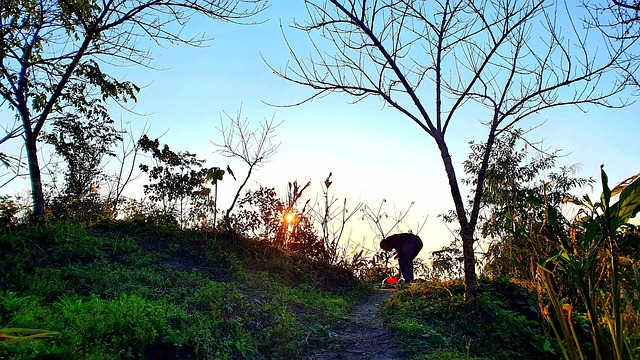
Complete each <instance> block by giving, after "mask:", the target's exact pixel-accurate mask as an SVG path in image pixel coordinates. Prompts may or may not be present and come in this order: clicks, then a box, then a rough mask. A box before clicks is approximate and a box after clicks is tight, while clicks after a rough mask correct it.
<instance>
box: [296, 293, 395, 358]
mask: <svg viewBox="0 0 640 360" xmlns="http://www.w3.org/2000/svg"><path fill="white" fill-rule="evenodd" d="M393 291H394V289H374V290H373V291H372V294H371V295H370V296H369V297H368V298H367V299H365V300H364V301H363V302H362V303H361V304H360V305H358V306H357V307H356V308H355V309H354V310H353V311H352V312H351V313H350V314H349V315H348V316H347V319H345V320H346V322H345V324H344V325H343V326H341V327H340V329H338V330H336V331H335V333H333V334H332V341H331V342H330V343H329V344H328V345H327V346H325V347H324V348H323V349H321V350H317V351H316V352H315V353H314V354H313V355H311V356H308V357H306V359H308V360H332V359H340V360H344V359H347V360H361V359H362V360H365V359H366V360H391V359H404V358H406V357H405V356H403V355H404V353H403V351H401V350H400V349H398V348H397V347H395V346H394V343H395V341H394V338H393V335H392V334H391V332H390V331H389V330H387V329H386V328H385V326H384V323H383V322H382V318H381V317H380V314H379V312H380V305H381V304H382V302H383V301H384V300H385V299H386V298H387V297H388V296H389V295H391V293H392V292H393Z"/></svg>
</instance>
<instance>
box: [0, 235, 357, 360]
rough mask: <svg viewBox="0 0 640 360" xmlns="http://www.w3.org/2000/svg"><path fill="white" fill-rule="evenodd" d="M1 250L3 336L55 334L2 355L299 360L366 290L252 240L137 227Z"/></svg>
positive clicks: (12, 243)
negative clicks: (19, 331) (23, 332)
mask: <svg viewBox="0 0 640 360" xmlns="http://www.w3.org/2000/svg"><path fill="white" fill-rule="evenodd" d="M0 254H1V255H0V274H2V275H0V336H5V337H8V336H10V335H11V334H13V335H15V332H13V333H11V334H10V331H15V330H12V329H16V328H18V329H43V330H42V331H43V332H45V333H47V334H53V335H52V336H50V337H48V338H42V339H37V340H33V339H32V340H29V341H27V339H24V341H0V358H2V359H45V358H46V359H162V358H166V359H175V358H184V359H236V358H244V359H282V358H293V357H296V356H298V355H300V354H301V353H302V352H304V351H306V350H308V349H309V348H310V347H311V346H312V344H313V343H314V339H316V338H320V337H323V336H326V327H327V326H328V325H329V324H330V322H331V321H332V320H333V319H336V318H337V317H341V316H344V315H345V314H346V313H347V312H348V311H349V309H350V307H351V306H352V305H353V303H354V302H355V301H356V300H357V299H358V296H359V295H361V294H362V290H363V287H362V286H361V284H360V283H359V282H358V281H357V280H356V279H355V278H354V277H353V276H352V275H350V274H348V273H346V272H345V271H344V270H342V269H337V268H334V267H330V266H328V265H326V264H317V263H313V262H311V261H308V260H305V259H303V258H298V257H295V256H290V255H287V254H284V253H283V252H281V251H279V250H277V249H272V248H265V247H264V246H260V245H258V244H252V243H250V241H249V240H246V239H240V238H234V237H220V236H219V237H217V238H215V237H211V236H208V235H207V234H199V233H182V232H180V231H176V229H174V228H170V227H169V228H168V229H167V228H158V227H150V226H146V225H141V224H132V223H121V224H108V225H103V226H101V227H96V228H82V227H78V226H74V225H72V224H68V223H55V224H47V225H43V226H40V227H34V228H28V229H22V230H15V231H11V232H5V234H3V236H1V237H0ZM336 278H338V279H340V281H341V283H340V284H337V285H339V286H335V287H333V289H335V290H333V291H332V289H331V286H329V285H328V284H329V283H331V280H334V279H336ZM2 329H4V330H2Z"/></svg>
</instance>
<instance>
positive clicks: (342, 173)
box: [0, 1, 640, 259]
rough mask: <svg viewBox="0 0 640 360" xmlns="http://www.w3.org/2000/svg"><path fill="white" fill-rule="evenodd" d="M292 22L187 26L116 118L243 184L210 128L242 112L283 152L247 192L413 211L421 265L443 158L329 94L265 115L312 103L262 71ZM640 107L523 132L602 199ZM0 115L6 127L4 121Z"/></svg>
mask: <svg viewBox="0 0 640 360" xmlns="http://www.w3.org/2000/svg"><path fill="white" fill-rule="evenodd" d="M293 17H295V18H297V19H298V20H303V19H305V18H306V10H305V9H304V7H303V4H302V2H291V1H277V2H273V3H272V6H271V8H269V9H267V10H266V11H265V12H264V13H263V14H261V15H260V16H259V18H258V19H260V20H264V23H262V24H259V25H254V26H239V25H232V24H223V23H220V22H218V23H212V22H205V21H195V22H194V23H193V24H191V25H194V26H195V28H197V30H202V31H206V33H207V34H208V35H210V36H212V37H214V40H213V41H212V42H210V43H209V45H208V46H207V47H205V48H191V47H186V46H172V45H167V46H165V47H164V48H155V49H153V53H154V58H155V61H154V65H155V66H156V67H157V68H163V70H153V69H146V68H141V67H127V68H122V69H118V71H119V72H121V74H122V78H123V79H126V80H130V81H133V82H134V83H136V84H138V85H141V86H143V88H142V90H141V92H140V94H139V95H138V102H137V104H136V105H135V107H134V108H133V109H132V112H128V111H123V110H117V111H118V112H116V113H114V114H112V116H113V117H114V118H116V119H122V120H124V121H131V122H132V124H133V126H134V128H136V129H142V128H143V127H144V126H149V127H150V131H149V136H150V137H158V136H161V135H162V138H161V142H162V143H167V144H168V145H169V146H170V147H171V148H172V149H173V150H177V151H189V152H191V153H195V154H197V155H198V157H199V158H201V159H206V160H207V164H208V165H209V166H219V167H222V168H224V167H226V166H227V165H230V166H231V168H232V169H233V171H234V173H235V174H236V176H237V177H239V178H240V177H243V176H244V174H245V173H246V167H243V166H242V164H240V163H238V162H237V161H233V159H228V158H225V157H223V156H221V155H220V154H219V153H216V147H215V146H214V145H213V144H212V143H219V142H220V141H221V137H220V133H219V131H218V130H217V128H218V127H219V125H220V119H221V117H223V115H222V114H223V113H224V112H226V113H229V114H230V115H232V116H235V114H236V113H237V111H238V110H239V109H240V108H242V117H243V118H248V119H249V120H250V122H251V123H252V124H253V125H252V126H258V122H260V121H263V120H265V119H271V118H274V120H275V121H276V122H280V121H282V124H281V125H280V126H279V127H278V128H277V130H276V142H280V147H279V150H278V152H277V154H276V155H275V156H273V157H272V158H271V159H270V161H269V162H268V163H266V164H264V166H263V167H261V168H259V169H258V170H257V171H256V172H255V173H254V176H252V178H251V181H250V183H249V185H248V187H249V188H250V189H256V188H257V187H258V186H260V185H262V186H265V187H273V188H275V189H276V191H277V192H278V194H279V195H280V196H282V197H284V196H285V193H286V188H287V183H288V182H291V181H294V180H297V181H298V182H299V183H302V184H304V183H306V182H307V181H311V183H312V187H311V188H310V189H308V190H307V191H306V192H305V196H303V198H305V199H311V202H312V203H313V202H314V201H315V200H316V199H319V197H320V196H321V195H322V192H321V186H320V184H321V183H322V182H323V181H324V180H325V179H326V177H327V175H328V174H329V173H330V172H331V173H332V180H333V184H332V186H331V188H330V192H331V195H332V196H335V197H336V198H338V199H342V198H346V199H347V201H348V202H347V204H348V208H353V206H354V205H355V204H357V203H359V202H363V203H365V204H367V205H368V206H370V207H371V208H372V209H374V211H375V210H377V209H378V207H379V206H380V204H381V202H382V201H383V199H384V200H386V203H385V204H384V207H383V209H384V211H385V212H387V213H389V214H396V213H398V212H400V211H405V210H406V209H407V208H408V207H409V206H410V205H411V204H412V203H413V205H412V208H411V212H410V216H409V217H408V219H409V220H408V221H406V222H405V223H404V224H403V225H402V227H401V228H400V230H402V231H406V230H412V231H414V232H415V231H417V229H418V224H419V223H421V221H424V220H425V219H426V224H425V226H424V227H423V228H422V229H421V231H420V232H419V235H420V237H421V238H422V240H423V242H424V243H425V247H424V249H423V252H422V255H421V256H422V257H423V258H425V259H426V258H428V255H429V253H430V252H431V251H434V250H439V249H440V248H441V247H442V246H445V245H448V244H449V243H450V242H451V241H452V239H453V234H452V232H451V231H452V230H453V229H454V228H455V224H454V225H448V226H447V225H445V224H444V223H443V222H442V220H441V219H440V218H438V214H442V213H444V212H446V211H448V210H450V209H452V208H453V202H452V200H451V195H450V190H449V186H448V183H447V178H446V174H445V171H444V167H443V165H442V161H441V159H440V155H439V152H438V150H437V147H436V145H435V143H434V142H433V140H432V138H431V137H429V136H428V134H426V133H425V132H423V131H422V130H421V129H420V128H419V127H418V126H417V125H416V124H414V123H413V122H412V121H410V120H409V119H408V118H406V117H405V116H404V115H402V114H400V113H399V112H398V111H396V110H393V109H391V108H389V107H384V106H383V104H382V103H380V102H379V101H378V100H376V99H368V100H365V101H363V102H358V103H355V104H353V103H352V102H353V100H354V99H353V98H349V97H347V96H345V95H341V94H332V95H329V96H328V97H325V98H322V99H317V100H314V101H313V102H310V103H305V104H303V105H299V106H294V107H274V106H272V105H270V104H278V105H288V104H294V103H297V102H299V101H301V100H303V99H305V98H306V96H308V95H310V94H311V92H310V91H309V89H307V88H304V87H301V86H300V85H296V84H293V83H290V82H287V81H285V80H283V79H281V78H279V77H277V76H276V75H274V74H273V73H272V71H271V70H270V69H269V66H268V65H267V64H266V63H265V61H266V62H268V63H269V64H270V65H271V66H273V67H275V68H282V67H284V66H285V65H286V63H287V61H289V60H290V57H289V54H288V50H287V48H286V46H285V43H284V40H283V38H282V35H281V24H282V26H283V27H284V29H285V31H286V33H287V34H288V36H290V39H291V40H292V41H294V44H295V45H300V46H301V48H303V47H304V45H305V42H304V40H305V39H304V37H302V36H301V35H302V34H300V33H296V32H294V31H293V30H291V29H290V28H289V25H290V24H291V20H292V18H293ZM192 29H193V27H192ZM638 106H639V105H632V106H629V107H627V108H625V109H620V110H613V109H598V108H588V112H586V113H585V112H581V111H579V110H578V109H576V108H561V109H556V110H551V111H547V112H543V113H541V114H537V115H535V116H532V117H531V118H530V119H529V120H527V121H526V122H524V123H523V127H526V126H532V125H537V124H541V123H543V125H542V126H540V127H538V128H536V129H535V130H533V131H531V132H530V133H529V135H528V138H529V139H530V140H534V141H536V140H543V141H544V145H545V146H547V147H548V148H549V149H562V153H563V154H565V156H564V157H562V158H560V159H558V164H559V165H573V164H581V171H580V172H578V173H577V174H576V176H578V177H593V178H594V179H596V180H598V182H597V185H596V190H595V193H596V194H599V193H600V191H599V190H598V189H599V186H600V182H599V171H600V165H601V164H604V165H605V170H606V171H607V173H608V175H609V178H610V183H611V184H614V183H617V182H619V181H622V180H624V179H626V178H627V177H629V176H631V175H634V174H636V173H638V172H640V160H639V159H638V154H639V153H640V152H639V151H638V150H640V146H639V145H638V134H639V133H640V131H639V130H640V121H638V118H637V112H638V109H639V108H638ZM3 110H4V109H3ZM0 115H1V116H3V117H6V113H5V114H1V113H0ZM467 115H468V118H464V119H463V118H461V119H460V121H459V122H456V123H455V124H454V125H453V126H452V128H451V131H450V133H449V135H448V141H449V144H451V152H452V156H453V161H454V164H455V165H456V167H457V171H458V174H457V175H458V177H459V178H461V177H463V173H462V169H461V163H462V161H463V160H464V159H465V158H466V157H467V154H468V144H467V143H468V141H469V140H471V139H474V138H475V139H476V140H477V141H482V140H484V138H483V137H484V136H485V134H486V131H485V132H483V131H479V130H481V129H482V128H481V127H479V126H478V125H477V124H478V120H477V119H476V118H474V117H473V114H467ZM238 184H239V182H236V181H233V179H231V178H229V177H227V178H225V179H224V180H223V181H222V182H221V183H220V185H219V191H220V203H221V207H223V208H225V207H226V206H228V205H227V204H229V203H230V200H231V197H232V195H233V194H235V191H236V189H237V186H238ZM23 185H24V184H23ZM20 186H22V185H20V184H19V183H18V182H14V183H12V184H11V186H7V187H5V188H3V189H0V193H2V192H8V193H10V192H14V191H17V188H19V187H20ZM140 187H141V183H137V184H132V186H131V188H130V190H129V191H130V192H131V193H132V194H135V193H136V192H139V191H140ZM584 191H589V190H588V189H585V190H584ZM360 218H361V216H358V217H355V218H354V219H353V220H352V221H351V222H350V226H349V228H350V230H349V232H348V235H349V236H348V238H349V239H350V240H349V239H347V237H345V239H344V241H345V243H346V242H347V241H350V244H351V245H354V244H361V245H362V246H364V247H365V248H368V249H373V250H375V249H377V245H376V244H377V242H378V241H379V240H380V238H379V236H377V235H376V233H375V232H374V231H372V230H371V229H370V227H369V226H368V224H367V222H366V221H364V220H361V219H360Z"/></svg>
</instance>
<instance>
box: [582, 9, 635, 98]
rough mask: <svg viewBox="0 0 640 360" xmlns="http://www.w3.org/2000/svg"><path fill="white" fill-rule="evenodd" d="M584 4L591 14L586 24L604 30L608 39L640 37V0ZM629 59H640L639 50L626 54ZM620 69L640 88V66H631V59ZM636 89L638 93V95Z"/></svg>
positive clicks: (628, 39)
mask: <svg viewBox="0 0 640 360" xmlns="http://www.w3.org/2000/svg"><path fill="white" fill-rule="evenodd" d="M583 6H584V7H585V8H586V9H587V10H588V12H589V16H588V17H586V18H585V21H584V22H585V24H586V25H587V26H588V27H590V28H592V29H598V30H600V31H602V33H603V34H604V35H605V37H606V39H607V40H608V41H610V42H612V43H614V44H617V43H619V42H621V41H622V42H628V41H630V40H634V41H635V40H637V39H638V38H640V1H637V0H623V1H619V0H613V1H604V0H603V1H600V2H598V1H583ZM625 56H627V57H628V58H629V59H638V57H640V54H638V51H637V50H635V51H631V52H627V53H626V54H625ZM622 65H624V66H621V67H620V70H621V71H622V73H623V74H624V75H625V79H624V80H625V81H626V82H627V83H629V84H631V85H633V86H635V87H636V90H638V89H640V81H639V80H638V74H639V73H640V69H639V68H638V66H629V61H626V62H622ZM637 92H638V91H636V95H637Z"/></svg>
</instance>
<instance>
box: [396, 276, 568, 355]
mask: <svg viewBox="0 0 640 360" xmlns="http://www.w3.org/2000/svg"><path fill="white" fill-rule="evenodd" d="M463 293H464V285H463V283H462V281H450V282H445V283H441V282H422V283H420V282H418V283H415V284H414V285H412V286H411V287H408V288H406V289H404V290H402V291H398V292H396V293H394V294H393V295H392V296H391V297H390V298H389V300H388V301H387V302H385V304H384V306H383V314H384V317H385V319H386V322H387V323H388V324H390V327H391V328H392V329H394V331H395V332H396V333H397V335H398V336H397V337H398V339H399V341H400V344H401V346H402V347H403V348H405V349H407V350H408V352H409V353H411V354H416V355H415V357H414V358H415V359H505V360H510V359H557V358H558V352H557V348H556V347H554V344H555V340H554V339H553V338H551V337H550V336H548V335H545V331H544V329H543V328H542V324H541V323H540V321H539V320H538V319H534V318H535V317H536V315H537V314H536V311H534V309H535V305H534V304H535V303H536V300H535V298H534V297H533V296H531V295H530V293H531V292H529V291H528V290H527V289H525V288H523V287H521V286H519V285H517V284H515V283H512V282H510V281H508V280H504V279H503V280H497V281H488V280H484V281H482V282H481V283H480V284H479V296H478V301H477V302H476V303H474V304H467V303H466V302H465V301H464V298H463Z"/></svg>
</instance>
